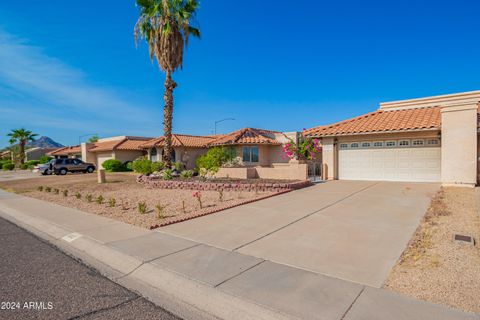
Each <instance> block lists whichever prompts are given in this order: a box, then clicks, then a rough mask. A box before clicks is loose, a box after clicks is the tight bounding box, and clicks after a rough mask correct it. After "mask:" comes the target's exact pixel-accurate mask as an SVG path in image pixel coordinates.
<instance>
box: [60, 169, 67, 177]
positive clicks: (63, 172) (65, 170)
mask: <svg viewBox="0 0 480 320" xmlns="http://www.w3.org/2000/svg"><path fill="white" fill-rule="evenodd" d="M58 172H59V173H60V175H62V176H64V175H66V174H67V172H68V171H67V169H65V168H62V169H60V170H59V171H58Z"/></svg>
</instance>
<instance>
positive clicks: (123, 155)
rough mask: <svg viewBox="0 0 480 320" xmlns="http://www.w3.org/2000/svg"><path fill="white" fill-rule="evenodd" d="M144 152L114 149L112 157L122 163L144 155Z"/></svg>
mask: <svg viewBox="0 0 480 320" xmlns="http://www.w3.org/2000/svg"><path fill="white" fill-rule="evenodd" d="M145 153H146V152H142V151H135V150H131V151H130V150H115V151H114V152H113V158H114V159H117V160H120V161H121V162H122V163H125V162H128V161H133V160H135V159H137V158H138V157H141V156H143V155H145Z"/></svg>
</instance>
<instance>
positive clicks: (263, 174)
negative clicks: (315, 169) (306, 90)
mask: <svg viewBox="0 0 480 320" xmlns="http://www.w3.org/2000/svg"><path fill="white" fill-rule="evenodd" d="M255 170H256V172H257V175H256V176H257V177H258V178H261V179H278V180H283V179H286V180H307V179H308V169H307V165H306V164H304V163H284V164H275V165H274V166H273V167H256V168H255Z"/></svg>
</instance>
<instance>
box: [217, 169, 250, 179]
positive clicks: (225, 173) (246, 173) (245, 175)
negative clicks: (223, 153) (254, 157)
mask: <svg viewBox="0 0 480 320" xmlns="http://www.w3.org/2000/svg"><path fill="white" fill-rule="evenodd" d="M215 177H217V178H233V179H254V178H256V171H255V168H254V167H241V168H220V169H219V170H218V172H217V173H216V174H215Z"/></svg>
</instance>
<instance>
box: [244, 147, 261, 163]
mask: <svg viewBox="0 0 480 320" xmlns="http://www.w3.org/2000/svg"><path fill="white" fill-rule="evenodd" d="M243 162H258V147H257V146H252V147H243Z"/></svg>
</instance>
